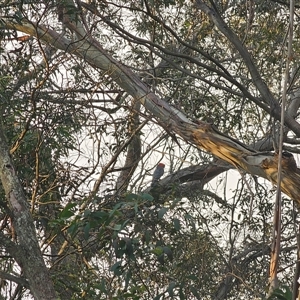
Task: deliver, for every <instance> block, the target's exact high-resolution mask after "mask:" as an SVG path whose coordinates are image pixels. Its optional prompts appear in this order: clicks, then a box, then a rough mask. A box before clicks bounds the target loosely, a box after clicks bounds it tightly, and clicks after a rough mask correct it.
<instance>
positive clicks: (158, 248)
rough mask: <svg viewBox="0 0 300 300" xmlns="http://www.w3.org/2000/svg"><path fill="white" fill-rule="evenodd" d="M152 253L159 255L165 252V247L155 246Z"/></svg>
mask: <svg viewBox="0 0 300 300" xmlns="http://www.w3.org/2000/svg"><path fill="white" fill-rule="evenodd" d="M152 253H154V254H155V255H157V256H159V255H161V254H163V253H164V249H163V247H161V246H158V247H156V248H154V249H153V250H152Z"/></svg>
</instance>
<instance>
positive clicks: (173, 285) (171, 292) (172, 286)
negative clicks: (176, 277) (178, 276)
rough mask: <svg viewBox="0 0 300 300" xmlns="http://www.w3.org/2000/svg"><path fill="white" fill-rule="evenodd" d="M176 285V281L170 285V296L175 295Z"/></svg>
mask: <svg viewBox="0 0 300 300" xmlns="http://www.w3.org/2000/svg"><path fill="white" fill-rule="evenodd" d="M175 287H176V283H175V282H174V281H171V282H170V284H169V286H168V293H169V295H170V297H173V296H174V292H173V290H174V288H175Z"/></svg>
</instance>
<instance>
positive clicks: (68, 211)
mask: <svg viewBox="0 0 300 300" xmlns="http://www.w3.org/2000/svg"><path fill="white" fill-rule="evenodd" d="M76 205H77V204H75V203H68V204H67V205H66V206H65V207H64V209H63V210H62V211H61V212H60V214H59V218H61V219H68V218H70V217H72V216H74V212H73V211H72V208H74V207H75V206H76Z"/></svg>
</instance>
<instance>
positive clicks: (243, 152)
mask: <svg viewBox="0 0 300 300" xmlns="http://www.w3.org/2000/svg"><path fill="white" fill-rule="evenodd" d="M5 22H6V29H16V30H19V31H22V32H23V33H27V34H30V35H33V36H35V37H37V38H39V39H40V40H41V41H43V42H45V43H50V44H52V46H53V47H56V48H58V49H61V50H63V51H65V52H67V53H72V54H73V55H76V56H78V57H80V58H82V59H84V60H85V61H86V62H88V63H89V64H90V65H92V66H94V67H96V68H99V69H101V70H103V71H105V73H106V74H107V75H108V76H110V77H111V78H112V79H113V80H114V81H115V82H116V83H117V84H118V85H119V86H120V87H121V88H123V89H124V90H125V91H126V92H127V93H128V94H130V95H131V96H132V97H133V98H134V99H136V100H138V101H140V102H141V104H142V105H144V107H145V108H146V109H147V110H148V111H150V112H151V113H152V114H153V115H154V117H155V118H156V119H157V120H158V122H159V124H160V125H161V126H163V127H164V128H165V129H166V131H168V132H170V131H171V132H175V133H177V134H178V135H180V136H181V137H182V138H184V139H185V140H186V141H187V142H188V143H191V144H194V145H195V146H197V147H199V148H201V149H204V150H206V151H208V152H210V153H212V154H213V155H215V156H216V157H218V158H220V159H222V160H224V161H226V162H228V163H230V164H231V165H233V166H234V167H236V168H238V169H239V170H243V171H245V172H247V173H250V174H253V175H257V176H260V177H263V178H266V179H268V180H269V181H270V182H272V183H273V184H276V183H277V160H278V155H277V154H274V153H271V152H257V151H255V150H254V149H251V148H248V147H247V146H246V145H244V144H242V143H241V142H239V141H237V140H235V139H233V138H231V137H229V136H227V135H225V134H222V133H221V132H219V131H218V130H216V129H215V128H214V127H213V126H212V125H211V124H208V123H205V122H202V121H198V122H192V121H191V120H189V119H188V118H187V117H186V116H185V115H184V114H183V113H182V112H181V111H178V110H177V109H175V108H174V107H171V106H170V105H169V104H168V103H167V102H165V101H163V100H162V99H160V98H159V97H157V96H156V95H155V94H154V93H152V92H151V91H150V90H149V89H148V88H147V86H146V85H145V84H143V83H142V81H141V80H140V79H139V78H138V76H137V75H136V74H134V73H133V72H132V71H131V70H130V69H128V68H127V67H125V66H123V65H121V64H120V63H119V62H117V61H116V60H114V59H113V58H112V57H111V56H110V55H109V54H108V53H106V51H105V50H104V49H103V48H102V47H101V45H100V44H99V43H98V42H97V41H96V40H95V39H93V38H92V37H91V36H90V35H89V34H88V33H85V35H82V26H79V28H78V29H76V26H75V25H74V24H73V23H72V24H67V26H69V29H70V30H72V31H74V32H75V33H76V34H77V36H78V37H81V39H80V40H78V41H77V42H76V41H71V40H68V39H67V38H65V37H64V36H60V35H59V34H58V33H57V32H55V31H53V30H51V29H49V28H46V27H44V26H42V25H34V23H31V22H28V21H26V20H23V21H22V22H21V23H17V22H15V21H14V20H13V19H11V18H5ZM294 122H296V121H295V120H294ZM288 125H289V124H288ZM292 125H295V124H294V123H293V124H292ZM296 125H297V126H296V127H295V126H291V127H290V128H291V129H292V130H294V131H295V132H298V131H297V130H298V127H300V125H299V124H298V123H297V122H296ZM281 189H282V191H283V192H284V193H285V194H287V195H288V196H290V197H291V198H292V199H294V200H295V201H296V202H297V203H298V204H300V170H299V169H298V168H297V167H296V163H295V161H294V158H293V156H292V155H287V156H283V159H282V182H281Z"/></svg>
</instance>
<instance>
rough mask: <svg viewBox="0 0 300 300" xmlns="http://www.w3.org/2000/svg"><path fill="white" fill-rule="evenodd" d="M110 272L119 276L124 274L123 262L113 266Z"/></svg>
mask: <svg viewBox="0 0 300 300" xmlns="http://www.w3.org/2000/svg"><path fill="white" fill-rule="evenodd" d="M110 271H112V272H114V274H115V275H117V276H119V275H121V274H122V273H123V272H122V261H120V260H119V261H117V262H116V263H115V264H113V265H112V266H111V267H110Z"/></svg>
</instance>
